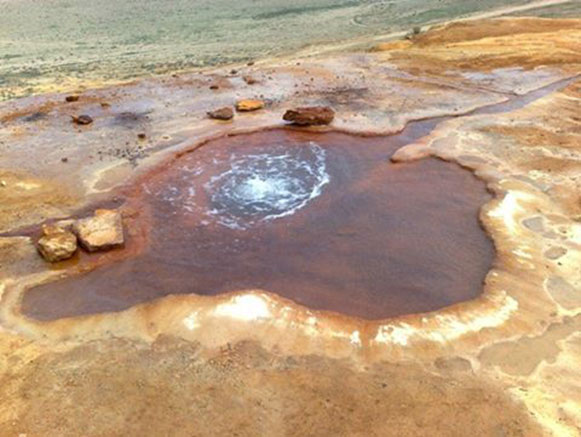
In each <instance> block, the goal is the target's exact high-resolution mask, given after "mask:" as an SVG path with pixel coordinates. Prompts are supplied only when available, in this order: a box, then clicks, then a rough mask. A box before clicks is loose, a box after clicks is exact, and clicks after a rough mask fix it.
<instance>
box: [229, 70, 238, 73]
mask: <svg viewBox="0 0 581 437" xmlns="http://www.w3.org/2000/svg"><path fill="white" fill-rule="evenodd" d="M230 74H238V70H230Z"/></svg>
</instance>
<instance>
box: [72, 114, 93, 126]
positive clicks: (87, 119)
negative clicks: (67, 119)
mask: <svg viewBox="0 0 581 437" xmlns="http://www.w3.org/2000/svg"><path fill="white" fill-rule="evenodd" d="M72 117H73V123H76V124H83V125H84V124H91V123H92V122H93V118H92V117H91V116H89V115H85V114H83V115H79V116H76V115H73V116H72Z"/></svg>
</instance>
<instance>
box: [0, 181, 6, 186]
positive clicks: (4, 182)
mask: <svg viewBox="0 0 581 437" xmlns="http://www.w3.org/2000/svg"><path fill="white" fill-rule="evenodd" d="M6 185H8V184H7V183H6V181H0V187H5V186H6Z"/></svg>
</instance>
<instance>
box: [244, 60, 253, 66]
mask: <svg viewBox="0 0 581 437" xmlns="http://www.w3.org/2000/svg"><path fill="white" fill-rule="evenodd" d="M246 65H248V66H249V67H252V66H253V65H254V61H250V62H248V63H247V64H246Z"/></svg>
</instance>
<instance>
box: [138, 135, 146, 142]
mask: <svg viewBox="0 0 581 437" xmlns="http://www.w3.org/2000/svg"><path fill="white" fill-rule="evenodd" d="M137 138H138V139H140V140H142V141H143V140H145V139H146V138H147V135H145V134H144V133H140V134H137Z"/></svg>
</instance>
